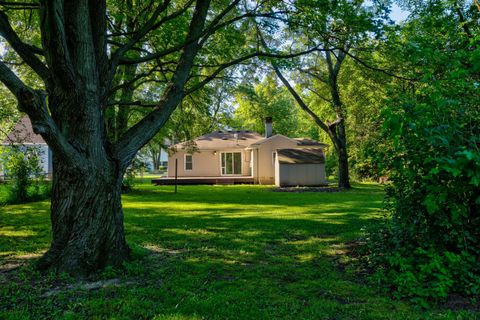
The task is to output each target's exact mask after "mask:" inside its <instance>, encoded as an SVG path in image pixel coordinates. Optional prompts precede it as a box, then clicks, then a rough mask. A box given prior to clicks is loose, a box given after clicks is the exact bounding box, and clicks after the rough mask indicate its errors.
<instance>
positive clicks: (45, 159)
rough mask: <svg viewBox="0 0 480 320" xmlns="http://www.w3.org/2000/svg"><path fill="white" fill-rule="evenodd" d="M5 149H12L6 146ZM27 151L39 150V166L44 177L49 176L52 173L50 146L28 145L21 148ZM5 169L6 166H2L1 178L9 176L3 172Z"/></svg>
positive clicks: (0, 167) (20, 147)
mask: <svg viewBox="0 0 480 320" xmlns="http://www.w3.org/2000/svg"><path fill="white" fill-rule="evenodd" d="M4 148H10V146H9V145H5V146H4ZM26 149H37V150H38V155H39V160H38V165H39V167H40V169H41V172H42V173H43V174H44V175H48V174H51V173H52V169H53V168H52V154H51V151H50V149H49V148H48V145H46V144H26V145H22V146H19V150H20V151H21V150H26ZM3 169H4V164H2V165H1V166H0V176H3V175H5V174H7V175H8V173H6V172H4V171H3Z"/></svg>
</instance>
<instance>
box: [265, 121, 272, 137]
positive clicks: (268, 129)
mask: <svg viewBox="0 0 480 320" xmlns="http://www.w3.org/2000/svg"><path fill="white" fill-rule="evenodd" d="M271 136H272V117H266V118H265V138H270V137H271Z"/></svg>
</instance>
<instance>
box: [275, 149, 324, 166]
mask: <svg viewBox="0 0 480 320" xmlns="http://www.w3.org/2000/svg"><path fill="white" fill-rule="evenodd" d="M277 156H278V162H279V163H281V164H315V163H325V156H324V154H323V150H322V149H318V148H311V149H307V148H302V149H278V150H277Z"/></svg>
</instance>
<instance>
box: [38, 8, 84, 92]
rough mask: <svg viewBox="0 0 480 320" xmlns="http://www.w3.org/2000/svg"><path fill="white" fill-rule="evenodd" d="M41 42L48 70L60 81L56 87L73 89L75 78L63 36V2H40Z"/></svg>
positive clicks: (64, 36)
mask: <svg viewBox="0 0 480 320" xmlns="http://www.w3.org/2000/svg"><path fill="white" fill-rule="evenodd" d="M40 9H41V10H40V16H41V23H40V28H41V31H42V42H43V47H44V48H45V59H46V60H47V64H48V66H49V67H50V70H51V71H52V72H53V73H54V74H55V75H56V77H58V79H60V81H59V82H58V83H57V85H59V86H62V87H64V88H68V89H72V88H75V84H76V76H75V72H74V68H73V64H72V61H71V58H70V53H69V49H68V46H67V41H66V35H65V19H64V16H63V14H64V8H63V1H61V0H49V1H46V0H42V5H41V7H40Z"/></svg>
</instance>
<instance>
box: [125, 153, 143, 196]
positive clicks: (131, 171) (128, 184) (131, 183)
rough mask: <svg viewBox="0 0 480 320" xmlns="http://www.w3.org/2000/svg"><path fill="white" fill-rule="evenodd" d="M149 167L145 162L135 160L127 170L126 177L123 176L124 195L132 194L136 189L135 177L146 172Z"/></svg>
mask: <svg viewBox="0 0 480 320" xmlns="http://www.w3.org/2000/svg"><path fill="white" fill-rule="evenodd" d="M146 168H147V166H146V164H145V163H144V162H142V161H140V160H138V159H137V158H135V159H134V160H133V162H132V164H131V165H130V166H129V167H128V168H127V171H126V172H125V175H124V176H123V183H122V191H123V192H124V193H127V192H130V191H132V190H133V188H134V187H135V182H136V181H135V177H136V176H137V175H138V174H140V173H141V172H144V171H145V170H146Z"/></svg>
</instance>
